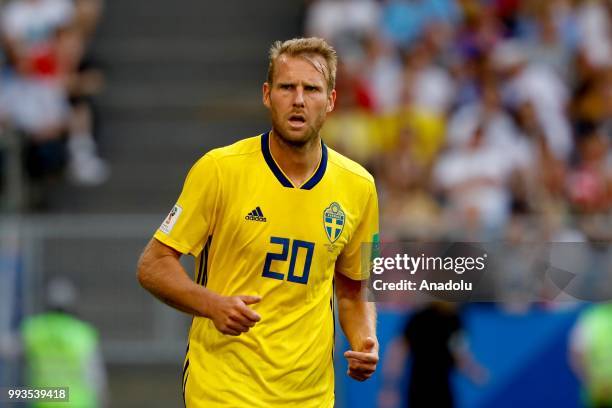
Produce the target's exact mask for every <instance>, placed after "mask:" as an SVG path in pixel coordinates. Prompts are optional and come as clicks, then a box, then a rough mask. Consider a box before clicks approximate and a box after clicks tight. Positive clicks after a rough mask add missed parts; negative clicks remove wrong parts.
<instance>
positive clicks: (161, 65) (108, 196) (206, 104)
mask: <svg viewBox="0 0 612 408" xmlns="http://www.w3.org/2000/svg"><path fill="white" fill-rule="evenodd" d="M302 7H303V3H302V2H299V1H280V0H274V1H261V2H251V1H238V0H225V1H222V2H205V1H195V0H177V1H173V2H167V1H161V0H124V1H118V2H114V1H113V2H106V10H105V13H104V17H103V21H102V22H101V25H100V27H99V30H98V33H97V35H96V41H95V42H94V44H93V46H92V48H93V55H94V58H95V59H96V60H98V61H100V62H101V64H102V65H103V67H104V70H105V74H106V78H107V85H106V87H105V91H104V93H103V94H102V95H100V97H98V98H97V108H98V111H99V119H100V132H99V140H100V142H99V143H100V150H101V153H102V156H103V157H105V158H106V159H108V161H109V163H110V165H111V169H112V175H111V178H110V180H109V181H108V182H107V183H105V184H104V185H103V186H100V187H95V188H84V187H75V186H71V185H69V184H68V183H65V184H62V185H59V186H56V187H54V188H53V190H52V191H51V192H50V193H49V195H50V197H49V202H50V210H51V211H52V212H55V213H58V212H59V213H81V214H83V213H86V214H87V213H123V214H125V213H159V214H160V216H163V214H164V213H166V212H167V210H168V209H169V208H170V207H171V205H172V204H173V203H174V201H175V200H176V197H177V196H178V194H179V192H180V189H181V186H182V183H183V180H184V177H185V175H186V172H187V170H188V169H189V167H190V166H191V165H192V164H193V162H194V161H195V160H197V159H198V158H199V157H200V156H201V155H202V154H204V153H205V152H206V151H207V150H209V149H211V148H213V147H217V146H221V145H225V144H229V143H231V142H233V141H235V140H237V139H240V138H243V137H247V136H252V135H255V134H257V133H259V132H262V131H264V130H266V129H267V128H268V126H269V125H268V122H267V113H266V110H265V108H264V107H263V105H262V104H261V85H262V83H263V81H264V80H265V75H266V69H267V51H268V48H269V46H270V44H271V43H272V42H273V41H274V40H278V39H287V38H291V37H294V36H297V35H299V34H300V31H301V13H302Z"/></svg>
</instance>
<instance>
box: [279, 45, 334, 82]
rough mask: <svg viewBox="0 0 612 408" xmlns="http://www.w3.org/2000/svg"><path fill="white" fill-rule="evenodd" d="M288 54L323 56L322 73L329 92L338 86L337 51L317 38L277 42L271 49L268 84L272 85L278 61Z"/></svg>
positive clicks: (294, 55)
mask: <svg viewBox="0 0 612 408" xmlns="http://www.w3.org/2000/svg"><path fill="white" fill-rule="evenodd" d="M283 54H286V55H289V56H291V57H299V56H305V57H307V58H308V57H309V56H316V55H318V56H321V57H323V59H324V60H325V70H324V72H322V74H323V76H324V77H325V79H326V80H327V88H328V89H327V92H331V90H332V89H334V87H335V86H336V68H337V66H338V56H337V55H336V50H334V48H333V47H332V46H331V45H329V44H328V43H327V42H326V41H325V40H324V39H322V38H317V37H309V38H294V39H292V40H287V41H284V42H282V41H276V42H275V43H274V44H272V47H270V60H269V64H268V83H269V84H270V85H271V84H272V79H273V76H274V68H275V66H276V60H277V59H278V57H280V56H281V55H283Z"/></svg>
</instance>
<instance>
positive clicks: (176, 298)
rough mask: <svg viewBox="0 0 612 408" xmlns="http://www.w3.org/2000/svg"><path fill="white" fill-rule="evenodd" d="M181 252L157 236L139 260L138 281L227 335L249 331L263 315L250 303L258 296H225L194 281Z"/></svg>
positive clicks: (174, 306) (168, 301) (174, 305)
mask: <svg viewBox="0 0 612 408" xmlns="http://www.w3.org/2000/svg"><path fill="white" fill-rule="evenodd" d="M180 257H181V253H180V252H178V251H176V250H175V249H173V248H171V247H169V246H167V245H165V244H162V243H161V242H160V241H158V240H157V239H155V238H153V239H152V240H151V241H150V242H149V243H148V244H147V246H146V247H145V249H144V251H143V253H142V255H141V256H140V259H139V261H138V273H137V274H138V281H139V282H140V284H141V285H142V287H144V288H145V289H146V290H148V291H149V292H151V293H152V294H153V295H154V296H155V297H157V298H158V299H160V300H161V301H162V302H164V303H166V304H167V305H169V306H171V307H173V308H175V309H178V310H180V311H182V312H185V313H189V314H192V315H194V316H201V317H205V318H209V319H211V320H212V321H213V323H214V325H215V327H216V328H217V330H219V331H220V332H221V333H223V334H229V335H233V336H238V335H240V334H241V333H244V332H247V331H249V329H250V328H251V327H253V326H254V325H255V323H256V322H258V321H259V320H260V316H259V315H258V314H257V313H255V312H254V311H253V310H251V309H250V308H249V307H248V305H250V304H254V303H257V302H259V301H260V300H261V298H259V297H257V296H222V295H219V294H217V293H215V292H213V291H211V290H209V289H207V288H205V287H203V286H201V285H198V284H196V283H195V282H193V281H192V280H191V278H190V277H189V275H187V272H186V271H185V269H184V268H183V267H182V266H181V264H180V262H179V259H180Z"/></svg>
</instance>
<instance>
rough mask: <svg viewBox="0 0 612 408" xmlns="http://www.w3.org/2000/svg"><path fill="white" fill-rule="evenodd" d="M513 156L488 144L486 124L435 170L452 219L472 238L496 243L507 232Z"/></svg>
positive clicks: (445, 157)
mask: <svg viewBox="0 0 612 408" xmlns="http://www.w3.org/2000/svg"><path fill="white" fill-rule="evenodd" d="M514 168H515V164H514V160H513V157H512V156H510V155H507V154H506V153H505V152H504V151H503V149H500V148H498V147H496V146H492V145H489V144H487V143H486V141H485V133H484V128H483V126H482V125H478V126H477V127H476V129H474V130H473V133H472V136H471V137H470V139H469V141H468V142H467V143H466V144H465V145H462V146H460V147H457V148H454V149H450V150H449V151H448V152H446V153H445V154H443V155H442V156H441V157H440V160H439V161H438V162H437V164H436V167H435V168H434V183H435V185H436V186H437V187H438V188H439V190H440V192H441V193H442V195H443V197H444V199H445V201H446V205H447V210H448V212H449V217H448V219H449V220H453V221H454V222H456V223H459V225H454V226H453V227H454V228H455V229H456V230H457V231H460V233H461V234H462V236H463V237H464V238H465V237H467V238H468V239H475V240H477V241H479V240H485V241H487V240H495V239H497V238H499V237H500V236H501V235H500V234H502V233H503V228H504V227H505V225H506V222H507V221H508V218H509V216H510V209H511V192H510V177H511V175H512V172H513V171H514Z"/></svg>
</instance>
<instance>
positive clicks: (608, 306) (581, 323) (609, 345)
mask: <svg viewBox="0 0 612 408" xmlns="http://www.w3.org/2000/svg"><path fill="white" fill-rule="evenodd" d="M570 363H571V365H572V368H573V369H574V372H575V373H576V375H577V376H578V378H579V379H580V380H581V381H582V384H583V387H584V390H583V391H584V392H583V402H584V404H585V405H586V406H587V407H596V408H608V407H612V302H606V303H601V304H594V305H592V306H591V307H589V308H588V309H586V310H585V311H584V312H583V313H582V315H581V316H580V317H579V318H578V321H577V322H576V326H575V327H574V329H573V331H572V334H571V338H570Z"/></svg>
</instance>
